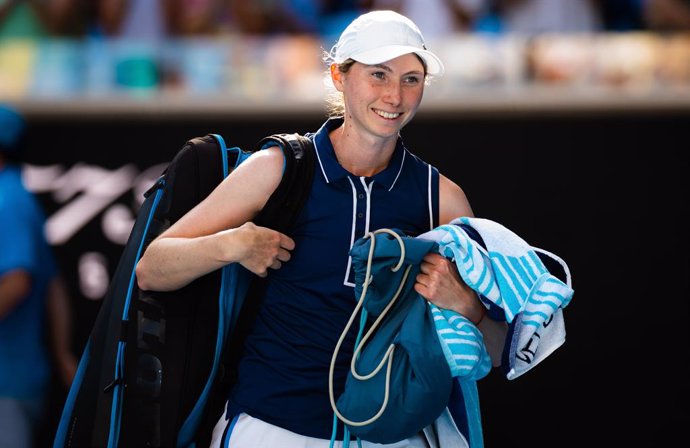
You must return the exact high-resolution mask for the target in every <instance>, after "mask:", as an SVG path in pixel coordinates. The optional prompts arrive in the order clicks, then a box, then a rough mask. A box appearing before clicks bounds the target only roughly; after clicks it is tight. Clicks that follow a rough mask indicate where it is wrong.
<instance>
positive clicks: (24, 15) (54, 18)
mask: <svg viewBox="0 0 690 448" xmlns="http://www.w3.org/2000/svg"><path fill="white" fill-rule="evenodd" d="M86 11H87V10H86V7H85V4H84V0H0V39H1V38H7V37H13V38H40V37H45V36H50V35H54V36H78V35H82V34H83V33H84V32H85V30H86V23H87V20H86Z"/></svg>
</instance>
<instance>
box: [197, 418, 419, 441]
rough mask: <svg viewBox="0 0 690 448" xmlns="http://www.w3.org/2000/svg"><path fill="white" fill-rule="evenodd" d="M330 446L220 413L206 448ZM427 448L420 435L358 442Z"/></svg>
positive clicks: (281, 429) (263, 422) (256, 422)
mask: <svg viewBox="0 0 690 448" xmlns="http://www.w3.org/2000/svg"><path fill="white" fill-rule="evenodd" d="M330 443H331V441H330V440H326V439H317V438H314V437H306V436H302V435H299V434H296V433H294V432H291V431H288V430H287V429H283V428H279V427H278V426H274V425H271V424H270V423H266V422H265V421H263V420H260V419H258V418H254V417H252V416H250V415H247V414H244V413H242V414H240V415H238V416H236V417H235V418H234V419H232V420H226V419H225V413H223V415H221V417H220V419H219V420H218V422H217V423H216V426H215V427H214V428H213V439H212V441H211V447H210V448H277V447H280V448H328V447H329V446H330ZM342 446H343V442H335V443H334V444H333V447H334V448H342ZM350 446H351V447H354V448H356V447H357V441H356V440H352V441H351V442H350ZM428 447H429V445H428V444H427V443H426V439H425V438H424V436H423V435H421V434H419V435H417V436H415V437H412V438H409V439H407V440H403V441H401V442H396V443H392V444H385V445H382V444H379V443H371V442H364V441H362V448H428Z"/></svg>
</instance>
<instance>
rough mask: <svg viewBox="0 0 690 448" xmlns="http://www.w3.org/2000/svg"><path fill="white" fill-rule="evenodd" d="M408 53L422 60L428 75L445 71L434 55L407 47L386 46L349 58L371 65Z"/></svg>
mask: <svg viewBox="0 0 690 448" xmlns="http://www.w3.org/2000/svg"><path fill="white" fill-rule="evenodd" d="M408 53H415V54H416V55H418V56H419V57H420V58H422V59H423V60H424V63H425V64H426V72H427V74H428V75H433V76H441V75H442V74H443V72H444V71H445V69H444V67H443V63H442V62H441V60H440V59H439V58H438V57H437V56H436V55H435V54H434V53H432V52H430V51H429V50H422V49H420V48H417V47H412V46H409V45H388V46H384V47H379V48H375V49H373V50H369V51H363V52H361V53H359V54H356V55H353V56H351V57H352V59H354V60H355V61H357V62H361V63H362V64H367V65H373V64H381V63H384V62H386V61H390V60H391V59H395V58H397V57H398V56H402V55H404V54H408Z"/></svg>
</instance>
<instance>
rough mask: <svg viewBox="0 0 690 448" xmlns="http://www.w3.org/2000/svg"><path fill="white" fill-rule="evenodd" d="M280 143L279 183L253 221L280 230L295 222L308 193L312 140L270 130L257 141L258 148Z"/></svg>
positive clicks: (312, 163) (312, 158)
mask: <svg viewBox="0 0 690 448" xmlns="http://www.w3.org/2000/svg"><path fill="white" fill-rule="evenodd" d="M269 146H279V147H280V148H281V149H282V150H283V154H284V156H285V169H284V171H283V177H282V179H281V181H280V184H278V187H277V188H276V190H275V191H274V192H273V194H272V195H271V197H270V198H269V199H268V201H267V202H266V205H265V206H264V208H263V209H262V210H261V212H260V213H259V215H258V216H257V217H256V218H255V220H254V222H255V224H257V225H263V226H266V227H270V228H272V229H275V230H278V231H280V232H285V231H287V230H288V229H290V227H292V225H293V224H294V223H295V220H296V218H297V214H298V213H299V211H300V210H301V209H302V207H303V206H304V203H305V202H306V200H307V197H308V196H309V191H310V190H311V183H312V180H313V178H314V157H315V154H314V151H315V150H314V144H313V142H312V141H311V139H310V138H309V137H305V136H303V135H300V134H273V135H269V136H268V137H265V138H263V139H261V140H260V141H259V143H258V144H257V148H258V149H263V148H266V147H269Z"/></svg>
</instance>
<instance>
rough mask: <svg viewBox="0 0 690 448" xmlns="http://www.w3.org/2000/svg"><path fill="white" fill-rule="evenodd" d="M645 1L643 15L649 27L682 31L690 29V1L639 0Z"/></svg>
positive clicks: (658, 29)
mask: <svg viewBox="0 0 690 448" xmlns="http://www.w3.org/2000/svg"><path fill="white" fill-rule="evenodd" d="M639 1H640V2H642V3H643V9H642V11H643V17H644V22H645V24H646V26H647V28H648V29H650V30H654V31H681V30H689V29H690V1H688V0H639Z"/></svg>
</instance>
